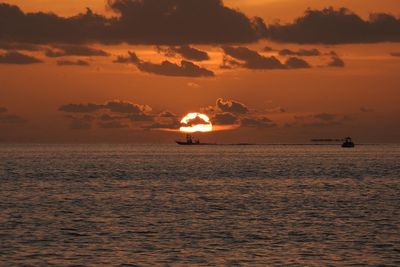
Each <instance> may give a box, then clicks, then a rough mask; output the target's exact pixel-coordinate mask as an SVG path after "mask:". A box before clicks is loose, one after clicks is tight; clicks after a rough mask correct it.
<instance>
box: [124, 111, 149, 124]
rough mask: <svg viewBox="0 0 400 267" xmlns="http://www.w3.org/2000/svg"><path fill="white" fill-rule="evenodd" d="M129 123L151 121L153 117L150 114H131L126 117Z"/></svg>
mask: <svg viewBox="0 0 400 267" xmlns="http://www.w3.org/2000/svg"><path fill="white" fill-rule="evenodd" d="M127 118H128V119H129V120H131V121H136V122H146V121H153V120H154V116H153V115H151V114H145V113H143V112H141V113H134V114H131V115H129V116H128V117H127Z"/></svg>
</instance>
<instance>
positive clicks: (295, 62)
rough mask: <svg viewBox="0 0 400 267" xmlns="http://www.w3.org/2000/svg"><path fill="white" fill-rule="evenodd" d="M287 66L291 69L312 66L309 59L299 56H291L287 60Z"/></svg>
mask: <svg viewBox="0 0 400 267" xmlns="http://www.w3.org/2000/svg"><path fill="white" fill-rule="evenodd" d="M285 66H286V67H288V68H289V69H308V68H311V66H310V64H308V62H307V61H305V60H304V59H301V58H297V57H291V58H289V59H288V60H286V62H285Z"/></svg>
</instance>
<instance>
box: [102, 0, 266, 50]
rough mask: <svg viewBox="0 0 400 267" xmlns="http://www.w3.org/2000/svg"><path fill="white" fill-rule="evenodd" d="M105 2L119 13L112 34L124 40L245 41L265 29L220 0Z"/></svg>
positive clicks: (150, 42) (165, 42) (249, 40)
mask: <svg viewBox="0 0 400 267" xmlns="http://www.w3.org/2000/svg"><path fill="white" fill-rule="evenodd" d="M109 6H110V7H111V9H112V10H114V11H115V12H117V13H118V14H119V15H120V17H119V19H118V21H117V22H116V23H115V25H114V26H115V28H114V29H115V31H116V33H115V34H116V35H117V36H118V35H119V38H120V39H122V38H124V39H125V41H127V42H128V43H147V44H157V43H158V44H160V43H164V44H189V43H209V44H215V43H231V42H233V43H247V42H253V41H256V40H258V39H259V37H260V36H261V35H262V33H263V32H264V31H265V24H264V23H263V22H262V20H261V19H260V18H254V19H253V20H250V19H249V18H248V17H246V16H245V15H244V14H243V13H240V12H238V11H236V10H234V9H230V8H228V7H225V6H224V5H223V3H222V1H220V0H164V1H162V2H160V1H159V0H143V1H134V0H114V1H110V4H109ZM231 29H235V30H231Z"/></svg>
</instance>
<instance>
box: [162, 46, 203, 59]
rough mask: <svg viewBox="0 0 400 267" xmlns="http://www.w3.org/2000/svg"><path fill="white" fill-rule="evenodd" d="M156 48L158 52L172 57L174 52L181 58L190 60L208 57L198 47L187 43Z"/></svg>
mask: <svg viewBox="0 0 400 267" xmlns="http://www.w3.org/2000/svg"><path fill="white" fill-rule="evenodd" d="M158 50H159V51H160V52H163V53H164V54H165V55H166V56H170V57H174V56H175V55H176V54H179V55H180V56H182V57H183V58H185V59H187V60H192V61H204V60H209V59H210V57H209V56H208V53H207V52H204V51H201V50H199V49H196V48H194V47H191V46H188V45H182V46H177V47H176V46H171V47H169V48H166V49H163V48H161V47H158Z"/></svg>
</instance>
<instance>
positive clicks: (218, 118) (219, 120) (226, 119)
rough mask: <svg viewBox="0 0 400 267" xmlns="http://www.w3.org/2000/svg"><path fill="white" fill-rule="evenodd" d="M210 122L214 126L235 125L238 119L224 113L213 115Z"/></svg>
mask: <svg viewBox="0 0 400 267" xmlns="http://www.w3.org/2000/svg"><path fill="white" fill-rule="evenodd" d="M211 121H212V122H213V124H216V125H232V124H237V123H238V122H239V119H238V117H237V116H236V115H234V114H232V113H229V112H224V113H217V114H215V115H214V117H213V118H212V119H211Z"/></svg>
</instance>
